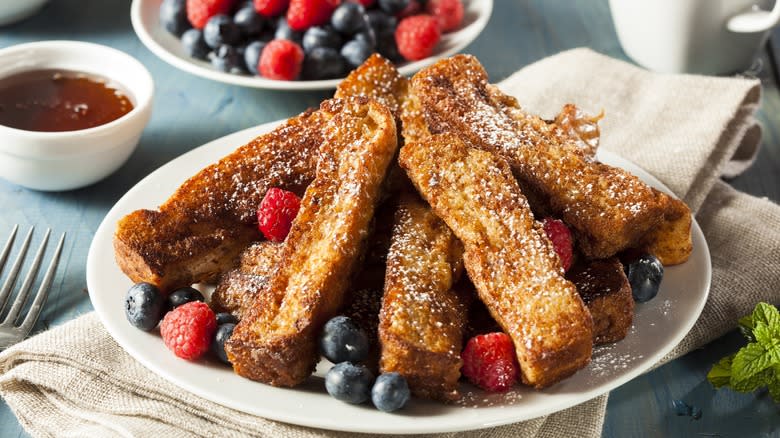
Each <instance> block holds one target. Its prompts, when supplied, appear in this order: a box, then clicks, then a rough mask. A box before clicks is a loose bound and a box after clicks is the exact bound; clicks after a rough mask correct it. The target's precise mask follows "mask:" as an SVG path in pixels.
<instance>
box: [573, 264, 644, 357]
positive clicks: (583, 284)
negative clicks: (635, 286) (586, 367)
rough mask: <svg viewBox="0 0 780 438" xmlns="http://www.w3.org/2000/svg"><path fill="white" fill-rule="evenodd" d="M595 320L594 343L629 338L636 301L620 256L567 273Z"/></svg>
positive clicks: (580, 266) (575, 267)
mask: <svg viewBox="0 0 780 438" xmlns="http://www.w3.org/2000/svg"><path fill="white" fill-rule="evenodd" d="M566 278H568V279H569V280H570V281H571V282H572V283H574V285H575V286H577V292H579V294H580V297H582V301H584V302H585V305H586V306H587V307H588V310H590V314H591V316H592V317H593V343H594V344H596V345H600V344H608V343H612V342H617V341H619V340H621V339H623V338H625V337H626V335H627V334H628V331H629V330H630V329H631V323H632V321H633V319H634V298H633V296H632V295H631V285H630V284H629V283H628V278H626V274H625V272H623V265H622V264H621V263H620V260H619V259H618V258H616V257H612V258H609V259H605V260H592V261H589V262H587V263H584V264H577V265H574V266H572V268H571V270H570V271H569V272H567V273H566Z"/></svg>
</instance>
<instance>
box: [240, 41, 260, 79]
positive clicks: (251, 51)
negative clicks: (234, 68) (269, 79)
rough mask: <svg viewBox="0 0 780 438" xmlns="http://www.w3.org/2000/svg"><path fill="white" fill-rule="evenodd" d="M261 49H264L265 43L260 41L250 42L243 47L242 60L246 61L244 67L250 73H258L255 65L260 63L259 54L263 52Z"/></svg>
mask: <svg viewBox="0 0 780 438" xmlns="http://www.w3.org/2000/svg"><path fill="white" fill-rule="evenodd" d="M263 49H265V43H264V42H262V41H254V42H251V43H249V45H248V46H246V48H245V49H244V62H245V63H246V68H247V69H249V71H250V72H251V73H252V74H255V75H257V74H260V73H259V71H258V70H257V65H258V64H259V63H260V55H262V54H263Z"/></svg>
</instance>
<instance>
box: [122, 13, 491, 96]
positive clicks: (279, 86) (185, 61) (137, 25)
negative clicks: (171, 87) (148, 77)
mask: <svg viewBox="0 0 780 438" xmlns="http://www.w3.org/2000/svg"><path fill="white" fill-rule="evenodd" d="M160 3H162V0H133V5H132V7H131V9H130V19H131V21H132V23H133V29H134V30H135V33H136V34H137V35H138V38H140V39H141V41H142V42H143V43H144V45H146V47H148V48H149V50H151V51H152V53H154V54H155V55H157V56H159V57H160V58H162V59H163V60H164V61H165V62H167V63H169V64H171V65H173V66H174V67H176V68H179V69H181V70H184V71H186V72H188V73H192V74H194V75H197V76H201V77H204V78H206V79H211V80H214V81H219V82H224V83H227V84H233V85H241V86H244V87H254V88H268V89H274V90H327V89H332V88H336V86H338V84H339V82H341V79H327V80H321V81H276V80H272V79H266V78H263V77H260V76H249V75H235V74H230V73H224V72H221V71H218V70H215V69H213V68H212V67H211V64H209V63H208V62H206V61H201V60H199V59H194V58H190V57H189V56H187V54H186V53H185V52H184V49H183V48H182V45H181V42H180V41H179V39H178V38H176V37H175V36H174V35H171V34H170V33H168V32H167V31H166V30H165V29H164V28H163V26H162V25H161V24H160V17H159V15H160ZM463 5H464V7H465V8H464V9H465V11H464V12H465V13H464V16H463V25H462V26H461V28H460V29H459V30H457V31H455V32H449V33H446V34H444V35H442V38H441V41H440V42H439V45H438V46H437V47H436V49H435V52H434V55H433V56H430V57H428V58H425V59H423V60H420V61H415V62H409V63H404V64H401V65H399V67H398V71H400V72H401V74H402V75H411V74H413V73H415V72H417V71H418V70H420V69H423V68H425V67H427V66H429V65H431V64H433V63H434V62H436V61H437V60H439V59H442V58H446V57H448V56H452V55H454V54H455V53H457V52H458V51H460V50H461V49H463V48H464V47H466V46H468V45H469V44H470V43H471V42H472V41H474V40H475V39H476V38H477V36H479V34H480V33H481V32H482V30H483V29H484V28H485V26H486V25H487V22H488V20H489V19H490V14H491V12H492V11H493V0H464V1H463Z"/></svg>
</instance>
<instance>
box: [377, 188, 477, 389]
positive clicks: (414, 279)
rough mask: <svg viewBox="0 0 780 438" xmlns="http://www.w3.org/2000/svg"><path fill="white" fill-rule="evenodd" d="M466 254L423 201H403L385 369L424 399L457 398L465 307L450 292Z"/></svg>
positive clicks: (391, 276)
mask: <svg viewBox="0 0 780 438" xmlns="http://www.w3.org/2000/svg"><path fill="white" fill-rule="evenodd" d="M462 253H463V248H462V245H461V243H460V242H459V241H458V240H457V239H456V238H455V235H453V234H452V231H450V229H449V228H448V227H447V225H446V224H444V222H442V221H441V219H439V218H438V217H436V215H435V214H434V213H433V212H432V211H431V209H430V207H428V205H427V204H426V203H425V202H424V201H422V200H421V199H419V197H418V196H417V195H416V194H412V193H404V194H402V195H401V199H400V202H399V206H398V210H397V211H396V214H395V225H394V227H393V237H392V244H391V246H390V252H389V254H388V256H387V273H386V275H385V288H384V296H383V298H382V310H381V313H380V315H379V340H380V343H381V346H382V355H381V359H380V369H381V371H382V372H398V373H400V374H401V375H402V376H404V377H405V378H406V381H407V382H408V383H409V387H410V389H411V390H412V393H413V394H415V395H417V396H419V397H425V398H434V399H438V400H456V399H458V398H459V397H460V394H459V393H458V379H459V378H460V367H461V365H462V361H461V359H460V350H461V348H462V347H463V331H464V327H465V324H466V317H467V303H466V300H465V297H464V296H463V294H461V293H459V292H458V291H456V290H454V289H453V285H454V283H455V282H456V281H457V279H458V277H459V276H460V271H461V269H462V265H463V262H462Z"/></svg>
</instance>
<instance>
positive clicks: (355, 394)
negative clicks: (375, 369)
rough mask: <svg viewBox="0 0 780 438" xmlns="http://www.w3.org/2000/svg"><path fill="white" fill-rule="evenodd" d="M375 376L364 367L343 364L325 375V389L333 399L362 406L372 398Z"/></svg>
mask: <svg viewBox="0 0 780 438" xmlns="http://www.w3.org/2000/svg"><path fill="white" fill-rule="evenodd" d="M372 383H374V375H373V374H371V371H369V370H368V368H366V367H365V366H363V365H355V364H353V363H351V362H341V363H340V364H337V365H334V366H333V368H331V369H330V370H329V371H328V373H327V374H325V389H326V390H327V391H328V394H330V395H331V396H332V397H333V398H335V399H336V400H341V401H343V402H347V403H354V404H360V403H363V402H364V401H366V400H368V399H369V398H370V397H371V384H372Z"/></svg>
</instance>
